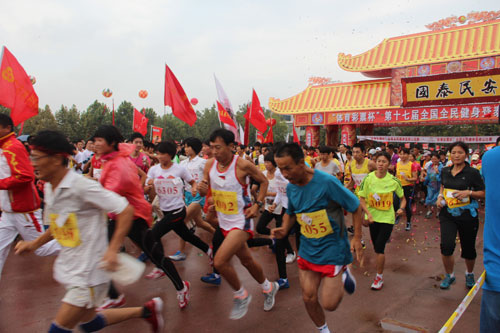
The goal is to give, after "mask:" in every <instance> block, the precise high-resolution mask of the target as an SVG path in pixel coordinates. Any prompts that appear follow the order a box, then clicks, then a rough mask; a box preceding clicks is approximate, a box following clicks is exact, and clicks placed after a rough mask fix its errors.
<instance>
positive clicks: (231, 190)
mask: <svg viewBox="0 0 500 333" xmlns="http://www.w3.org/2000/svg"><path fill="white" fill-rule="evenodd" d="M75 141H76V142H75V143H70V142H69V141H68V139H67V138H66V137H65V136H64V135H63V134H62V133H60V132H57V131H52V130H45V131H41V132H39V133H37V134H36V135H34V136H31V137H30V138H29V140H28V142H26V143H25V144H24V145H23V143H21V142H20V141H18V140H17V139H16V137H15V133H14V132H13V124H12V120H11V119H10V117H9V116H7V115H3V114H0V146H1V149H2V154H1V156H0V205H1V209H2V215H1V222H0V273H1V269H2V268H3V265H4V263H5V260H6V259H7V255H8V252H9V248H10V245H11V244H12V243H13V242H14V241H15V240H16V237H17V236H18V235H19V236H20V237H21V238H22V240H20V241H18V242H17V244H16V245H15V251H16V254H21V253H28V252H34V253H35V254H37V255H40V256H48V255H57V256H58V257H57V259H56V261H55V263H54V278H55V279H56V281H58V282H59V283H60V284H62V285H63V286H64V287H65V288H66V294H65V296H64V297H63V299H62V300H61V305H60V308H59V310H58V312H57V314H56V315H55V317H54V320H53V321H52V324H51V326H50V328H49V330H48V331H49V332H57V333H62V332H72V330H73V329H75V328H76V327H78V329H80V330H81V331H83V332H95V331H99V330H101V329H102V328H104V327H105V326H108V325H112V324H115V323H118V322H122V321H125V320H128V319H132V318H143V319H144V320H146V321H147V322H148V323H149V324H150V325H151V328H152V331H153V332H162V331H163V327H164V321H163V314H162V312H163V301H162V299H161V298H159V297H155V298H153V299H151V300H149V301H147V302H146V303H145V304H143V305H142V306H137V307H127V308H123V307H121V306H123V305H124V303H125V295H123V294H122V293H121V292H120V291H119V290H118V289H117V288H119V286H116V285H115V284H114V283H113V281H112V280H111V278H110V274H109V272H110V271H114V270H116V269H117V266H118V265H119V259H118V253H119V252H120V251H124V249H123V241H124V239H125V238H126V237H128V238H129V239H130V240H131V241H132V242H133V243H134V244H135V245H136V246H137V247H138V248H140V249H141V251H142V254H141V255H140V256H139V257H138V260H141V261H147V260H150V261H151V262H152V263H153V264H154V266H155V268H154V269H153V270H152V271H151V272H149V273H148V274H147V275H146V276H145V277H146V278H148V279H158V278H161V277H162V276H167V277H168V279H169V280H170V281H171V282H172V284H173V286H174V287H175V289H176V290H177V299H178V304H179V307H180V308H181V309H184V308H186V307H187V305H188V303H189V297H190V292H191V290H190V283H189V282H188V281H187V280H186V279H185V277H184V278H183V277H181V276H180V274H179V272H178V271H177V269H176V267H175V263H174V262H175V261H180V260H186V255H185V253H184V252H185V250H184V249H185V246H186V242H189V243H191V244H192V245H194V246H196V247H197V248H199V249H200V250H201V251H202V252H203V253H205V254H206V257H207V267H210V269H211V272H210V273H209V274H207V275H205V276H202V277H201V280H202V281H203V282H205V283H209V284H213V285H220V284H221V281H222V278H224V280H225V281H226V282H227V283H228V284H229V285H230V286H231V288H232V289H233V291H234V294H233V295H232V297H233V307H232V309H231V311H230V314H229V317H230V318H231V319H240V318H242V317H243V316H245V314H246V313H247V311H248V308H249V305H250V302H251V300H252V295H251V294H250V293H249V292H248V291H247V289H246V288H245V286H243V284H242V282H241V280H240V279H239V277H238V274H237V271H236V270H235V268H234V267H233V264H232V262H231V259H232V258H233V257H234V256H236V257H238V259H239V261H240V262H241V264H242V265H243V266H244V267H245V268H246V269H247V270H248V272H249V273H250V274H251V276H252V277H253V278H254V279H255V281H256V282H257V283H258V284H259V285H260V286H261V288H262V295H263V300H264V302H263V310H264V311H271V310H272V309H273V307H274V304H275V300H276V296H277V294H278V291H279V290H282V289H286V288H290V283H289V281H288V278H287V269H286V264H291V263H293V262H294V261H297V264H298V268H299V270H298V273H299V280H300V288H301V290H302V296H303V302H304V305H305V308H306V311H307V313H308V315H309V317H310V318H311V320H312V321H313V323H314V325H315V326H316V327H317V329H318V331H319V332H321V333H325V332H330V330H329V328H328V325H327V323H326V319H325V310H326V311H334V310H335V309H336V308H337V307H338V306H339V304H340V302H341V300H342V298H343V295H344V293H345V292H347V293H348V294H352V293H354V291H355V289H356V280H355V278H354V276H353V274H352V273H351V271H350V268H349V266H350V264H351V263H352V262H353V260H354V259H356V260H358V261H360V260H362V255H363V248H365V247H366V246H365V242H364V241H363V240H362V227H363V226H365V227H368V228H369V232H370V237H371V241H372V244H373V248H374V251H375V253H376V270H377V275H376V277H375V279H374V281H373V283H372V285H371V288H372V289H373V290H380V289H382V287H383V285H384V280H383V271H384V264H385V254H384V250H385V245H386V243H387V242H388V241H389V240H390V236H391V233H392V230H393V227H394V225H395V224H397V223H399V220H400V218H401V217H403V216H405V217H406V224H405V230H406V231H410V230H411V228H412V214H414V209H413V208H412V207H414V205H415V203H416V202H417V201H422V203H423V204H425V205H426V207H427V208H428V211H427V214H426V217H427V218H430V217H432V216H433V215H434V214H437V215H438V217H439V220H440V224H441V255H442V261H443V266H444V270H445V272H446V275H445V279H444V280H443V281H442V282H441V285H440V287H441V288H442V289H449V288H450V286H451V285H452V284H453V283H454V282H455V280H456V276H455V274H454V257H453V253H454V250H455V239H456V237H457V233H458V236H459V238H460V245H461V250H462V251H461V257H462V258H464V260H465V263H466V267H467V271H466V272H465V284H466V286H467V287H469V288H471V287H473V286H474V284H475V278H474V273H473V269H474V264H475V259H476V244H475V241H476V235H477V232H478V227H479V218H478V209H479V206H480V205H484V203H485V182H486V193H487V194H486V224H485V237H484V244H485V250H484V258H485V268H486V271H487V277H486V283H485V286H484V288H483V289H484V290H483V300H482V302H483V304H482V310H481V311H482V312H481V330H483V328H484V329H485V330H484V332H487V331H491V330H486V329H491V328H493V329H494V330H495V329H496V330H498V329H499V328H500V314H499V312H498V308H500V306H499V305H500V284H499V282H498V281H500V259H499V258H500V245H499V244H500V231H499V230H500V228H499V227H500V222H499V220H498V216H500V215H499V214H498V213H496V216H495V214H494V213H495V211H494V210H498V208H497V207H493V206H494V204H492V200H493V199H491V198H494V197H497V195H498V189H496V188H494V187H492V186H491V185H489V187H488V184H494V183H495V181H496V183H497V184H498V176H497V173H496V172H495V171H494V169H493V168H494V165H495V164H498V163H495V162H498V159H499V158H500V156H499V155H500V150H499V148H494V149H492V151H491V152H487V153H486V154H485V155H484V156H483V157H482V158H481V156H480V154H478V152H473V154H472V156H470V158H469V154H470V151H469V148H468V146H467V145H466V144H464V143H462V142H456V143H453V144H451V145H450V146H449V147H448V150H447V152H444V151H442V152H438V153H436V152H430V151H425V152H423V153H420V152H419V150H418V148H413V150H411V151H410V150H409V149H408V148H401V147H394V146H393V145H388V146H385V145H382V146H379V147H376V148H375V147H373V148H372V147H370V149H368V151H366V149H365V146H364V145H363V144H362V143H356V144H354V145H353V146H352V147H346V146H344V145H339V147H337V148H338V149H333V148H331V147H326V146H322V147H319V148H318V149H315V148H312V147H305V146H303V147H301V146H299V145H297V144H295V143H277V144H274V145H266V144H260V143H259V142H257V143H255V145H254V147H253V148H252V149H250V147H246V146H244V145H237V144H236V143H235V142H234V141H235V138H234V134H233V133H232V132H230V131H228V130H225V129H217V130H215V131H214V132H213V133H212V134H211V136H210V138H209V139H208V140H207V141H201V140H200V139H198V138H194V137H190V138H186V139H184V140H183V141H182V142H181V143H175V142H161V143H159V144H156V145H153V144H151V143H149V142H147V141H145V140H144V137H143V136H142V135H141V134H139V133H134V134H133V135H132V137H131V138H129V139H128V140H125V138H124V137H123V136H122V134H121V133H120V132H119V130H118V129H117V128H116V127H114V126H111V125H102V126H100V127H99V128H98V129H97V130H96V132H95V134H94V136H93V137H92V138H91V139H89V140H88V141H87V142H83V141H80V140H75ZM497 144H498V142H497ZM481 160H482V164H481ZM481 166H482V168H481ZM482 173H483V174H482ZM490 192H491V193H490ZM27 198H29V199H27ZM40 198H43V202H42V200H41V199H40ZM490 206H491V208H490ZM489 208H490V210H488V209H489ZM492 210H493V211H492ZM104 213H106V214H104ZM254 219H256V220H257V223H256V226H254ZM495 219H496V220H495ZM273 220H274V221H275V227H274V228H269V224H270V223H271V221H273ZM495 223H496V224H497V225H495ZM196 227H199V228H201V229H203V230H204V231H206V232H207V233H209V234H210V235H211V243H210V244H207V243H206V242H204V241H203V240H202V239H201V238H200V237H198V236H197V235H196V230H197V228H196ZM172 230H173V231H174V232H175V233H176V234H177V235H178V236H179V250H178V251H177V252H176V253H174V254H172V255H170V256H168V255H166V254H165V252H164V248H163V244H162V237H163V236H164V235H165V234H167V233H168V232H170V231H172ZM486 230H488V236H486ZM290 234H295V249H296V250H294V248H293V247H292V245H291V243H290V241H289V240H288V238H289V235H290ZM257 246H268V247H270V248H271V249H272V250H273V252H274V254H275V257H276V266H277V271H278V275H279V279H278V280H277V281H271V280H269V279H268V278H267V276H269V275H268V274H266V273H265V272H264V271H263V269H262V266H261V264H260V263H259V262H258V261H256V260H255V259H254V258H253V257H252V254H251V251H250V250H249V248H250V247H257ZM320 286H321V288H320ZM483 308H484V309H483ZM495 325H496V326H495Z"/></svg>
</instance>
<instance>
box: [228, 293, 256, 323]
mask: <svg viewBox="0 0 500 333" xmlns="http://www.w3.org/2000/svg"><path fill="white" fill-rule="evenodd" d="M251 301H252V295H250V294H247V296H246V297H235V298H233V308H232V309H231V314H230V315H229V319H234V320H236V319H240V318H243V317H244V316H245V315H246V314H247V312H248V306H249V305H250V302H251Z"/></svg>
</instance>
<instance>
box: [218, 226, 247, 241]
mask: <svg viewBox="0 0 500 333" xmlns="http://www.w3.org/2000/svg"><path fill="white" fill-rule="evenodd" d="M220 230H221V231H222V235H224V237H226V236H227V235H228V234H229V232H230V231H231V230H241V231H244V232H248V234H249V235H250V238H249V239H252V238H253V230H242V229H240V228H231V229H229V230H224V229H222V228H220Z"/></svg>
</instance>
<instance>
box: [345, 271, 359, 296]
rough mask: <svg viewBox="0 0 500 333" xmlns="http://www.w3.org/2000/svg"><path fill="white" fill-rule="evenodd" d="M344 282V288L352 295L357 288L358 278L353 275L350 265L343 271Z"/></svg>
mask: <svg viewBox="0 0 500 333" xmlns="http://www.w3.org/2000/svg"><path fill="white" fill-rule="evenodd" d="M342 282H343V283H344V289H345V291H346V292H347V293H348V294H349V295H352V294H353V293H354V291H355V290H356V279H355V278H354V275H352V273H351V270H350V269H349V267H346V269H345V271H344V272H342Z"/></svg>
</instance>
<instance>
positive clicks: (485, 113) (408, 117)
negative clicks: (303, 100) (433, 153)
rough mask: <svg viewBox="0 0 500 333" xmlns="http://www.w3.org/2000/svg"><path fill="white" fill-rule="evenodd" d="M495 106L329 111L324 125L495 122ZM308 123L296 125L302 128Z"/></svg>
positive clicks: (496, 111)
mask: <svg viewBox="0 0 500 333" xmlns="http://www.w3.org/2000/svg"><path fill="white" fill-rule="evenodd" d="M498 107H499V106H498V104H475V105H459V106H456V105H455V106H439V107H426V108H394V109H385V110H373V111H351V112H331V113H328V114H327V117H326V125H337V124H375V125H378V126H395V125H417V124H429V125H431V124H435V125H436V124H438V123H454V122H462V123H471V122H497V121H498ZM304 125H308V124H299V126H304Z"/></svg>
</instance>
